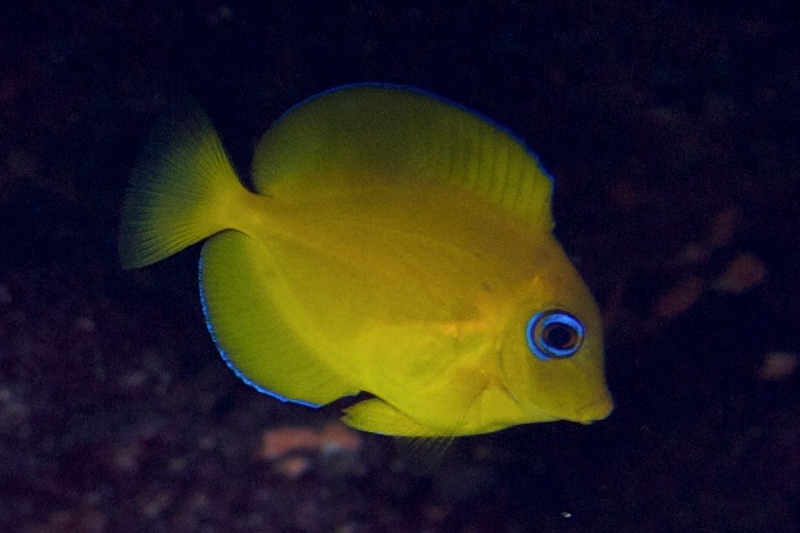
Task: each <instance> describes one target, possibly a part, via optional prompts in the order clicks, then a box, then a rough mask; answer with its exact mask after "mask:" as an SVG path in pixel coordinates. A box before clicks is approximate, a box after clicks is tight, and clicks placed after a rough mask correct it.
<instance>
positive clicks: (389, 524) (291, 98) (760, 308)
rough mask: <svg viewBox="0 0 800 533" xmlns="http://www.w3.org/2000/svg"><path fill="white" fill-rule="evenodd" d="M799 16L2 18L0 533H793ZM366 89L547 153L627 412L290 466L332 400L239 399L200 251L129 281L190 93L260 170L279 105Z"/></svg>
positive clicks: (436, 7) (86, 13)
mask: <svg viewBox="0 0 800 533" xmlns="http://www.w3.org/2000/svg"><path fill="white" fill-rule="evenodd" d="M696 4H698V5H696ZM699 4H702V5H699ZM792 5H793V4H792V3H791V2H786V3H785V4H784V3H781V2H770V1H763V2H724V3H720V5H719V6H717V5H716V3H706V2H667V1H652V0H648V1H642V2H621V1H619V0H617V1H614V0H600V1H595V2H581V1H575V0H544V1H530V2H522V1H512V0H493V1H479V0H471V1H470V0H464V1H461V2H453V3H452V4H450V3H444V2H436V1H431V0H428V1H424V2H416V1H410V0H409V1H405V2H396V3H392V2H388V1H376V2H306V1H280V0H278V1H270V2H244V1H241V2H234V1H231V2H225V3H220V2H211V1H187V2H184V3H177V2H175V3H167V2H144V1H134V0H131V1H121V0H117V1H113V0H112V1H109V2H87V1H73V2H52V3H51V2H45V1H41V0H31V1H28V2H13V1H12V2H4V3H3V7H2V8H0V20H1V21H2V22H0V30H1V31H0V229H2V231H1V232H0V530H3V531H24V532H56V531H71V532H82V531H87V532H96V531H97V532H100V531H112V532H113V531H169V532H182V531H203V532H214V531H291V532H295V531H296V532H316V531H340V532H361V531H369V532H372V531H376V532H381V531H386V532H391V531H409V532H410V531H464V532H481V531H492V532H495V531H509V532H510V531H618V532H624V531H681V532H683V531H753V532H760V531H794V530H797V529H798V527H800V487H799V486H798V485H800V393H799V391H800V389H799V388H798V377H797V373H796V372H794V370H793V366H792V365H793V364H794V363H795V362H796V354H797V353H798V351H799V350H800V346H799V345H800V303H799V302H798V291H799V290H800V275H798V272H797V265H798V260H800V238H799V237H798V230H800V227H799V226H800V224H798V212H800V209H799V208H798V203H799V202H800V184H799V183H798V176H799V175H798V172H799V171H800V168H799V167H798V139H800V136H799V135H798V134H800V128H799V127H798V125H799V123H800V122H799V121H798V118H800V116H799V115H798V106H797V102H798V97H800V94H798V93H799V92H800V90H799V89H800V53H799V50H798V46H797V34H798V31H800V28H798V20H800V19H798V16H797V14H796V12H795V11H794V10H793V9H792V7H791V6H792ZM360 81H381V82H392V83H403V84H409V85H414V86H418V87H420V88H423V89H426V90H429V91H433V92H435V93H439V94H441V95H443V96H445V97H447V98H449V99H451V100H454V101H456V102H459V103H462V104H464V105H466V106H469V107H471V108H474V109H476V110H479V111H480V112H482V113H484V114H485V115H487V116H489V117H492V118H493V119H495V120H497V121H498V122H499V123H501V124H504V125H506V126H508V127H509V128H510V129H511V130H513V131H514V132H516V133H517V134H518V135H519V136H520V137H521V138H523V139H525V140H526V142H527V143H528V144H529V145H530V146H531V147H533V149H534V150H535V151H536V152H537V153H538V154H539V155H540V157H541V160H542V162H543V163H544V165H545V166H546V167H547V168H548V169H549V170H550V171H551V173H552V174H553V175H554V176H555V179H556V182H557V186H556V199H555V216H556V220H557V221H558V227H557V233H558V235H559V237H560V238H561V240H562V242H563V243H564V245H565V248H566V249H567V250H568V252H569V253H570V255H571V256H572V257H573V258H574V260H575V262H576V264H577V266H578V268H579V270H580V271H581V272H582V273H583V274H584V276H585V277H586V279H587V281H588V283H589V285H590V286H591V287H592V289H593V291H594V292H595V294H596V296H597V298H598V301H599V303H600V305H601V308H602V309H603V312H604V318H605V321H606V331H607V337H608V342H607V347H608V354H607V356H608V375H609V380H610V386H611V388H612V390H613V393H614V395H615V398H616V400H617V409H616V411H615V413H614V414H613V415H612V417H611V418H609V419H608V420H606V421H603V422H601V423H597V424H594V425H592V426H588V427H583V426H578V425H573V424H568V423H555V424H542V425H535V426H526V427H518V428H513V429H510V430H507V431H503V432H500V433H496V434H492V435H486V436H482V437H474V438H464V439H458V440H456V441H455V442H454V443H453V444H452V445H451V446H450V448H449V449H448V450H447V452H446V453H444V454H443V455H441V456H439V455H438V452H436V451H435V450H434V451H431V450H425V449H423V450H418V449H417V450H411V451H410V452H409V451H408V450H407V449H404V448H403V447H400V449H398V448H397V447H396V446H395V445H394V443H393V442H392V440H391V439H388V438H382V437H377V436H370V435H363V436H362V441H361V446H360V449H359V450H358V451H357V452H353V451H352V450H351V451H348V452H343V453H338V454H331V453H326V452H325V450H324V449H316V448H314V447H313V446H311V447H310V449H309V450H307V451H305V452H301V453H300V454H299V456H298V457H296V458H298V459H301V460H302V464H303V465H304V466H303V473H301V474H291V473H290V471H289V470H287V466H286V464H287V463H285V462H283V463H282V462H281V461H280V460H278V461H269V460H266V459H265V457H264V454H263V450H262V448H261V440H262V437H263V436H264V435H265V434H268V433H269V432H270V431H271V430H273V429H274V428H279V427H282V426H286V425H292V426H298V427H308V428H320V427H322V426H323V425H324V424H325V423H327V422H329V421H330V420H333V419H335V417H336V413H337V410H336V408H335V407H334V408H329V409H323V410H321V411H312V410H308V409H303V408H300V407H292V406H286V405H283V404H280V403H279V402H276V401H274V400H272V399H270V398H269V397H266V396H262V395H258V394H257V393H255V391H253V390H252V389H250V388H248V387H246V386H245V385H244V384H242V383H240V382H238V381H237V380H236V378H235V377H234V376H233V375H232V373H231V372H230V371H229V370H228V369H227V368H226V367H225V365H224V364H223V363H222V361H221V360H220V359H219V357H218V356H217V354H216V352H215V350H214V347H213V345H212V343H211V341H210V339H209V338H208V335H207V333H206V332H205V329H204V325H203V321H202V316H201V311H200V305H199V301H198V298H197V295H196V286H195V283H196V281H195V277H196V257H197V254H196V252H197V250H196V249H192V250H190V251H188V252H184V253H183V254H180V255H179V256H176V257H174V258H171V259H169V260H167V261H165V262H164V263H162V264H159V265H156V266H153V267H150V268H148V269H144V270H142V271H137V272H122V271H120V269H119V266H118V264H117V261H116V255H115V254H116V249H115V247H116V232H117V225H118V216H119V209H120V203H121V199H122V192H123V189H124V186H125V182H126V179H127V175H128V173H129V171H130V168H131V165H132V163H133V161H134V158H135V156H136V153H137V151H138V150H139V148H140V147H141V144H142V142H143V141H144V139H145V137H146V134H147V132H148V130H149V128H150V127H151V125H152V123H153V121H154V120H155V119H156V118H157V117H158V116H159V115H161V114H162V113H163V112H164V111H165V109H166V107H167V104H168V102H169V101H170V99H171V98H173V97H176V96H183V95H192V96H193V97H194V98H196V99H198V100H199V101H200V102H201V103H202V104H203V106H204V107H205V108H206V109H207V110H208V112H209V114H210V115H211V116H212V117H213V118H214V120H215V122H216V123H217V125H218V127H219V129H220V131H221V133H222V135H223V138H224V140H225V143H226V146H227V147H228V149H229V152H230V153H231V155H232V157H233V158H234V160H235V162H236V164H237V165H238V166H239V167H240V168H241V169H242V170H243V171H245V172H246V169H247V166H248V164H249V160H250V156H251V151H252V146H253V144H254V143H255V142H256V141H257V140H258V138H259V136H260V135H261V134H262V133H263V132H264V131H265V129H266V128H267V127H268V126H269V124H270V123H271V121H273V120H274V119H275V118H277V117H278V116H279V115H280V113H282V112H283V111H285V110H286V109H287V108H288V107H290V106H291V105H293V104H295V103H297V102H298V101H300V100H302V99H304V98H306V97H308V96H310V95H312V94H314V93H317V92H319V91H322V90H325V89H328V88H331V87H333V86H336V85H339V84H343V83H353V82H360ZM726 283H727V285H726ZM730 283H734V286H733V287H731V285H730ZM737 283H738V285H737ZM726 287H727V288H726ZM776 354H779V355H776ZM770 361H772V362H775V361H785V362H786V367H785V369H784V370H783V371H778V372H770V371H769V369H771V368H773V366H770V364H769V362H770ZM426 454H429V455H434V456H435V457H433V458H431V457H425V455H426ZM415 463H424V464H423V465H422V466H419V465H416V466H414V464H415Z"/></svg>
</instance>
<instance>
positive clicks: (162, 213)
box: [120, 84, 612, 437]
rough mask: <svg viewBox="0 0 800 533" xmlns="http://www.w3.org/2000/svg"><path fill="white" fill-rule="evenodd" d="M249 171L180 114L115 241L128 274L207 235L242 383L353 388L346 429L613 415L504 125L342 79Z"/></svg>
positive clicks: (562, 260) (534, 165)
mask: <svg viewBox="0 0 800 533" xmlns="http://www.w3.org/2000/svg"><path fill="white" fill-rule="evenodd" d="M251 177H252V188H251V189H248V188H247V187H245V186H244V185H243V183H242V182H241V181H240V180H239V178H238V177H237V175H236V173H235V171H234V169H233V167H232V166H231V163H230V161H229V159H228V157H227V156H226V154H225V151H224V149H223V147H222V144H221V142H220V139H219V137H218V135H217V134H216V132H215V130H214V128H213V126H212V124H211V122H210V121H209V120H208V119H207V118H206V117H205V115H203V114H202V113H200V112H195V113H191V114H189V116H187V117H184V118H183V119H182V120H180V121H178V122H176V123H173V124H171V125H170V126H169V127H167V128H166V129H165V130H164V131H163V132H162V133H161V134H160V135H157V136H155V137H154V140H153V141H152V142H151V143H150V145H149V146H148V147H147V148H146V150H145V151H144V154H143V156H142V158H141V160H140V163H139V164H138V165H137V167H136V168H135V170H134V172H133V178H132V181H131V184H130V187H129V189H128V191H127V195H126V198H125V202H124V208H123V215H122V228H121V238H120V257H121V260H122V264H123V266H124V267H126V268H134V267H143V266H145V265H149V264H151V263H155V262H157V261H160V260H162V259H164V258H166V257H167V256H170V255H172V254H174V253H176V252H178V251H180V250H182V249H183V248H185V247H187V246H189V245H191V244H194V243H197V242H199V241H205V243H204V244H203V248H202V252H201V258H200V295H201V300H202V304H203V310H204V312H205V316H206V319H207V324H208V329H209V331H210V332H211V335H212V337H213V338H214V341H215V342H216V344H217V346H218V348H219V351H220V353H221V354H222V356H223V357H224V358H225V360H226V362H227V363H228V365H229V366H230V367H231V368H232V369H233V370H234V371H235V372H236V373H237V374H238V375H239V376H240V377H241V378H242V379H243V380H244V381H246V382H247V383H248V384H250V385H252V386H254V387H255V388H256V389H258V390H259V391H262V392H265V393H267V394H270V395H272V396H274V397H275V398H278V399H280V400H283V401H291V402H297V403H300V404H304V405H308V406H321V405H324V404H327V403H330V402H332V401H334V400H336V399H338V398H342V397H345V396H351V395H357V394H359V393H362V392H363V393H368V394H366V395H363V396H364V397H365V399H364V400H363V401H359V402H357V403H356V404H355V405H354V406H352V407H350V408H348V409H347V410H346V411H345V413H344V417H343V419H342V420H343V421H344V423H346V424H348V425H350V426H352V427H354V428H358V429H361V430H364V431H370V432H375V433H382V434H388V435H399V436H410V437H452V436H458V435H470V434H479V433H487V432H491V431H496V430H500V429H503V428H506V427H509V426H513V425H518V424H527V423H533V422H545V421H552V420H571V421H576V422H581V423H589V422H592V421H595V420H599V419H602V418H605V417H606V416H607V415H608V414H609V413H610V412H611V410H612V400H611V396H610V394H609V391H608V389H607V387H606V382H605V378H604V373H603V340H602V329H601V324H600V317H599V313H598V310H597V306H596V304H595V302H594V300H593V298H592V296H591V294H590V293H589V290H588V289H587V287H586V286H585V284H584V283H583V281H582V280H581V278H580V276H579V275H578V273H577V272H576V270H575V268H574V267H573V266H572V264H571V263H570V261H569V259H568V258H567V257H566V255H565V253H564V251H563V250H562V248H561V246H560V245H559V243H558V242H557V241H556V239H555V237H554V236H553V233H552V229H553V221H552V218H551V213H550V203H551V194H552V183H551V179H550V177H549V176H548V175H547V174H546V173H545V172H544V171H543V170H542V168H541V167H540V166H539V164H538V162H537V160H536V158H535V157H534V156H533V155H532V154H531V153H530V152H529V151H528V150H527V149H526V148H525V146H524V145H523V144H522V143H521V142H520V141H518V140H517V139H516V138H515V137H513V136H512V135H511V134H509V133H508V132H507V131H505V130H504V129H502V128H500V127H498V126H497V125H496V124H494V123H492V122H491V121H488V120H486V119H485V118H482V117H481V116H479V115H477V114H476V113H473V112H471V111H468V110H466V109H464V108H462V107H460V106H457V105H454V104H452V103H449V102H447V101H445V100H443V99H441V98H438V97H436V96H433V95H431V94H428V93H425V92H422V91H419V90H416V89H411V88H407V87H398V86H388V85H377V84H374V85H373V84H366V85H356V86H345V87H340V88H337V89H333V90H330V91H327V92H325V93H322V94H320V95H317V96H315V97H312V98H310V99H308V100H306V101H304V102H303V103H301V104H299V105H298V106H295V107H294V108H292V109H290V110H289V111H288V112H287V113H286V114H284V115H283V116H282V117H281V118H280V119H279V120H278V121H277V122H276V123H275V124H274V125H273V126H272V128H271V129H270V130H269V131H267V132H266V134H265V135H264V136H263V138H262V139H261V141H260V142H259V144H258V146H257V148H256V151H255V156H254V161H253V164H252V176H251Z"/></svg>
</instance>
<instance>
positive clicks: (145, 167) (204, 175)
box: [119, 110, 244, 268]
mask: <svg viewBox="0 0 800 533" xmlns="http://www.w3.org/2000/svg"><path fill="white" fill-rule="evenodd" d="M243 191H244V187H243V186H242V185H241V183H240V181H239V179H238V178H237V177H236V172H235V171H234V169H233V167H232V165H231V163H230V161H229V159H228V157H227V155H226V154H225V150H224V148H223V147H222V143H221V141H220V139H219V136H218V135H217V133H216V131H215V130H214V127H213V125H212V124H211V121H210V120H209V119H208V117H206V116H205V115H204V114H203V113H202V112H200V111H197V110H195V111H191V112H189V113H183V114H182V115H181V116H180V117H179V118H175V119H172V120H169V121H166V122H164V123H163V124H161V125H160V126H159V127H157V128H156V131H155V132H154V133H153V135H152V137H151V139H150V141H149V142H148V144H147V146H146V147H145V149H144V150H143V152H142V155H141V157H140V159H139V161H138V163H137V165H136V167H135V168H134V171H133V174H132V177H131V182H130V186H129V187H128V190H127V192H126V194H125V202H124V205H123V208H122V223H121V228H120V240H119V256H120V260H121V262H122V266H123V267H124V268H137V267H143V266H146V265H149V264H152V263H155V262H157V261H160V260H162V259H164V258H166V257H168V256H170V255H172V254H174V253H176V252H179V251H180V250H182V249H183V248H186V247H187V246H190V245H192V244H194V243H196V242H198V241H200V240H202V239H204V238H206V237H208V236H210V235H213V234H214V233H217V232H219V231H222V230H224V229H226V228H228V227H230V226H229V224H228V222H227V220H226V214H227V212H228V210H229V209H230V207H229V206H230V200H231V199H232V198H233V197H235V196H236V195H237V194H241V192H243Z"/></svg>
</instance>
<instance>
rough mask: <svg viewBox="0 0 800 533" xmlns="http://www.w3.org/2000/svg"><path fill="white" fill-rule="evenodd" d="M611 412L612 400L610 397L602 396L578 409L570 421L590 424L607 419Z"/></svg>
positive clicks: (612, 408)
mask: <svg viewBox="0 0 800 533" xmlns="http://www.w3.org/2000/svg"><path fill="white" fill-rule="evenodd" d="M613 410H614V400H613V399H612V398H611V396H603V397H600V398H597V399H595V400H592V401H591V402H589V403H587V404H586V405H583V406H582V407H579V408H578V409H577V410H576V411H575V417H574V418H572V420H574V421H575V422H580V423H581V424H591V423H592V422H597V421H598V420H603V419H605V418H607V417H608V416H609V415H610V414H611V412H612V411H613Z"/></svg>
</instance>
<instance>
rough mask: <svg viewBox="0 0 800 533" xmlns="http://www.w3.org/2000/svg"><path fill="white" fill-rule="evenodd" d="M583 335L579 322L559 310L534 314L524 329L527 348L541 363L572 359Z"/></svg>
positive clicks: (584, 331)
mask: <svg viewBox="0 0 800 533" xmlns="http://www.w3.org/2000/svg"><path fill="white" fill-rule="evenodd" d="M585 335H586V328H585V327H584V326H583V324H582V323H581V321H580V320H578V319H577V318H575V317H574V316H573V315H571V314H569V313H567V312H566V311H562V310H560V309H550V310H548V311H542V312H540V313H536V314H535V315H533V316H532V317H531V319H530V320H529V321H528V325H527V327H526V329H525V338H526V339H527V341H528V348H530V350H531V352H532V353H533V355H535V356H536V357H537V358H539V359H541V360H543V361H550V360H552V359H566V358H568V357H572V356H573V355H575V354H576V353H577V352H578V350H579V349H580V348H581V345H582V344H583V339H584V337H585Z"/></svg>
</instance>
